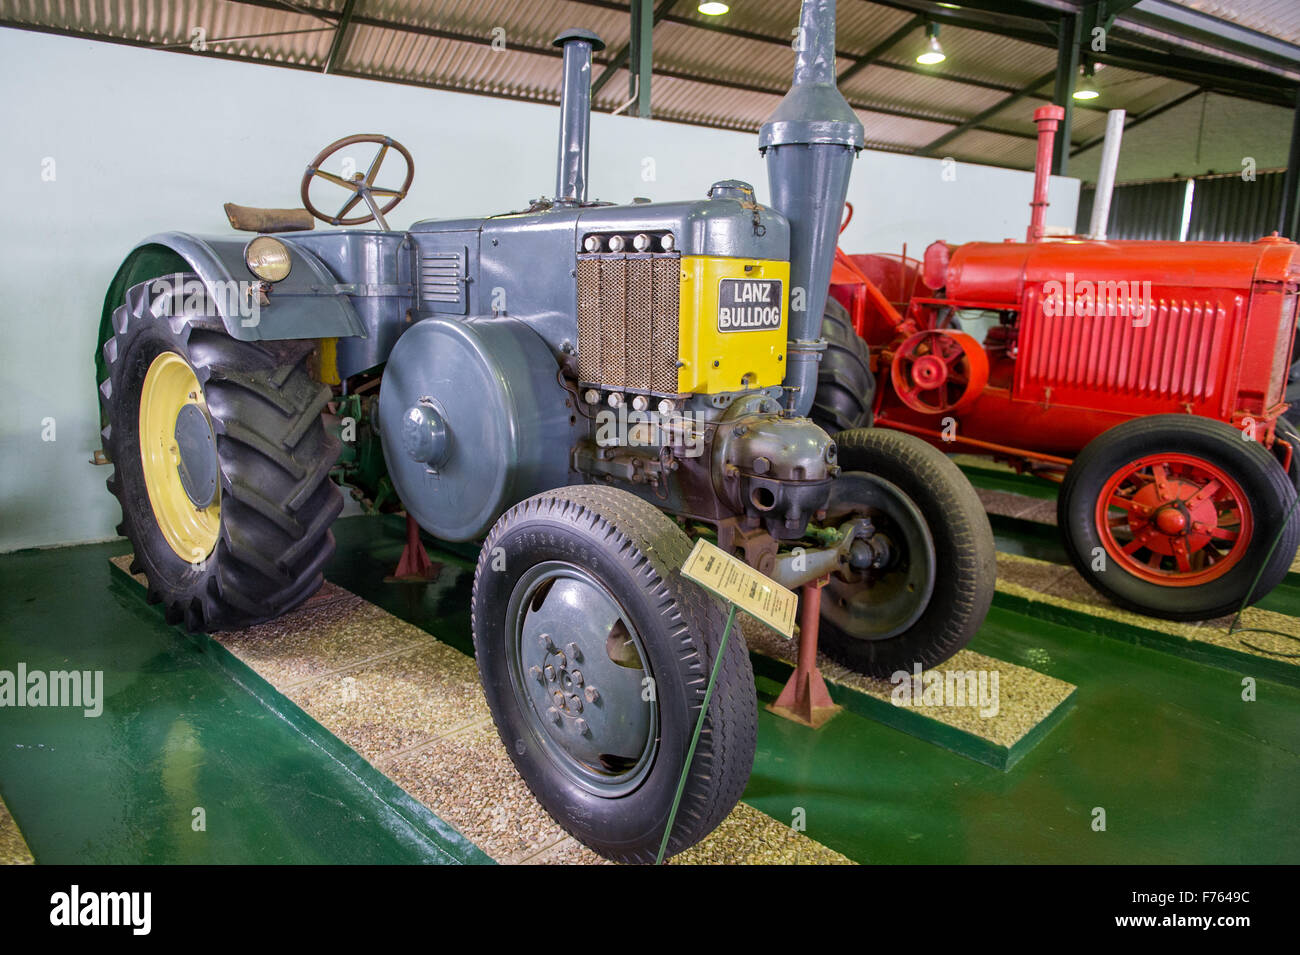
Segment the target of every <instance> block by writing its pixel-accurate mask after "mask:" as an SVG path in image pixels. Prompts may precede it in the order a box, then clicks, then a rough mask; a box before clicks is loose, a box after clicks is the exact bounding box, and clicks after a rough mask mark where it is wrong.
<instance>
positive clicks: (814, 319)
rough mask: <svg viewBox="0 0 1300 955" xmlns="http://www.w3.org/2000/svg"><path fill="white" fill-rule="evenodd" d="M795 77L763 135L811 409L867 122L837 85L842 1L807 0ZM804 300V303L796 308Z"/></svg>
mask: <svg viewBox="0 0 1300 955" xmlns="http://www.w3.org/2000/svg"><path fill="white" fill-rule="evenodd" d="M796 50H797V53H796V56H795V63H794V82H793V84H792V85H791V87H790V92H788V93H787V94H786V95H785V98H784V99H782V100H781V103H780V105H778V106H777V108H776V111H775V112H773V113H772V115H771V116H769V117H768V119H767V122H765V123H764V124H763V127H762V129H760V130H759V133H758V148H759V151H760V152H761V153H762V154H763V155H764V156H765V157H766V158H767V178H768V185H769V188H770V189H771V201H772V205H773V206H774V207H775V208H776V209H777V211H779V212H780V213H781V214H782V215H784V216H785V217H786V218H787V219H788V220H789V221H790V292H791V303H792V305H791V309H790V341H789V345H788V348H787V354H788V357H787V363H788V364H787V366H786V377H785V385H786V387H787V388H789V389H791V391H790V396H791V398H790V407H791V409H792V410H793V411H794V412H795V413H796V414H799V415H807V414H808V412H809V410H811V408H812V404H813V396H814V393H815V391H816V390H817V363H818V362H819V361H820V360H821V352H822V351H823V350H824V349H825V347H826V343H825V342H824V341H822V340H821V323H822V312H823V311H824V310H825V308H826V295H827V291H828V288H829V286H830V280H831V266H832V264H834V261H835V244H836V240H837V239H838V237H839V225H840V218H841V216H842V215H843V214H844V199H845V197H846V196H847V195H848V190H849V173H850V172H851V171H852V168H853V160H854V158H855V157H856V156H857V154H858V150H860V149H861V148H862V144H863V134H862V123H861V122H860V121H859V120H858V117H857V114H856V113H854V112H853V108H852V107H851V106H849V104H848V101H847V100H845V99H844V97H843V96H841V95H840V91H839V90H838V89H837V88H836V86H835V0H804V3H803V8H802V9H801V11H800V14H799V34H798V39H797V44H796ZM800 304H802V306H803V307H802V308H796V307H795V306H797V305H800Z"/></svg>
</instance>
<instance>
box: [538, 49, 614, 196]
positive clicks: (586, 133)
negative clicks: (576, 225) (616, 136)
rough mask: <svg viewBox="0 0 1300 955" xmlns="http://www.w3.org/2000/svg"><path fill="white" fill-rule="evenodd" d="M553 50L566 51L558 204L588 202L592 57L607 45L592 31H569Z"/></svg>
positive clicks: (561, 92)
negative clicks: (596, 51)
mask: <svg viewBox="0 0 1300 955" xmlns="http://www.w3.org/2000/svg"><path fill="white" fill-rule="evenodd" d="M551 46H558V47H560V48H561V49H562V50H564V80H563V82H562V84H561V86H560V151H559V159H558V161H557V168H556V172H555V204H556V205H579V204H581V203H584V202H586V201H587V163H588V160H589V158H590V155H589V154H590V148H589V147H590V140H591V54H592V51H593V50H603V49H605V41H604V40H602V39H601V38H600V37H598V36H596V34H594V33H592V32H591V31H590V30H565V31H564V32H563V33H561V34H560V35H559V36H557V37H556V38H555V39H554V40H552V41H551Z"/></svg>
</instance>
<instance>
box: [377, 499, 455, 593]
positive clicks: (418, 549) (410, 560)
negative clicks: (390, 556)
mask: <svg viewBox="0 0 1300 955" xmlns="http://www.w3.org/2000/svg"><path fill="white" fill-rule="evenodd" d="M440 573H442V564H435V563H433V561H431V560H429V554H428V552H427V551H425V549H424V544H422V543H420V525H419V524H417V523H415V518H413V517H412V516H411V515H410V514H407V515H406V547H405V548H403V549H402V559H401V560H399V561H398V562H397V569H396V570H395V571H393V575H392V576H391V577H385V578H384V581H385V582H386V583H429V582H432V581H435V580H437V579H438V575H439V574H440Z"/></svg>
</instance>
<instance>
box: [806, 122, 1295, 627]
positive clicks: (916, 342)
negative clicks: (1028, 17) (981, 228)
mask: <svg viewBox="0 0 1300 955" xmlns="http://www.w3.org/2000/svg"><path fill="white" fill-rule="evenodd" d="M1058 111H1059V107H1052V106H1045V107H1041V108H1040V109H1039V110H1038V111H1037V112H1036V113H1035V120H1036V121H1037V122H1038V123H1039V151H1038V164H1037V170H1036V182H1035V189H1034V200H1033V203H1032V208H1033V216H1032V223H1031V225H1030V228H1029V234H1028V238H1027V240H1026V241H1025V242H1011V241H1006V242H970V243H966V244H964V245H958V246H952V245H949V244H947V243H944V242H935V243H933V244H932V245H931V246H930V247H929V248H928V249H927V250H926V252H925V257H924V261H922V262H917V261H916V260H914V259H909V258H907V257H906V256H905V255H904V256H892V255H848V254H846V253H844V252H839V253H837V258H836V265H835V268H834V271H833V274H832V278H831V282H832V288H831V294H832V296H833V297H834V298H835V299H836V300H837V301H838V306H836V307H837V308H838V309H839V310H838V313H837V315H836V316H835V321H834V322H833V323H832V322H831V321H830V320H829V319H828V325H830V324H834V325H836V329H835V330H834V332H832V330H831V329H829V328H828V329H827V331H826V333H825V334H826V337H827V338H828V339H829V338H831V337H832V335H835V336H837V338H836V340H838V341H841V342H844V341H852V340H853V339H854V338H861V339H863V340H864V342H865V343H866V344H869V346H870V349H871V352H872V356H871V362H870V365H869V366H868V365H867V364H866V362H865V361H863V359H865V354H862V355H859V356H858V357H857V358H856V359H854V360H855V361H862V362H863V364H862V367H863V368H870V369H871V370H874V373H875V380H876V381H877V382H879V387H878V388H875V391H874V394H873V393H872V391H871V390H870V388H871V387H872V386H871V385H868V390H865V391H859V392H857V393H855V394H853V395H850V394H847V393H846V392H845V391H843V390H842V389H839V388H837V387H836V386H835V385H834V384H833V383H831V384H827V385H825V386H824V387H823V393H824V394H825V396H826V397H825V398H824V399H823V400H822V401H821V404H823V405H825V406H827V407H829V408H831V409H833V410H837V411H838V412H839V420H841V421H843V422H844V423H845V425H847V426H850V427H855V426H860V425H861V424H863V423H865V422H866V421H868V420H870V418H871V414H872V413H874V421H875V423H876V425H878V426H883V427H889V428H895V429H899V430H901V431H904V432H907V433H910V434H913V435H918V436H920V437H922V438H924V439H925V440H927V441H929V442H931V443H932V444H933V445H934V446H935V447H938V448H942V449H944V450H945V451H959V452H966V453H970V454H979V455H988V456H991V457H994V458H998V459H1001V460H1004V461H1008V462H1010V463H1011V464H1013V465H1014V466H1015V467H1016V468H1017V469H1019V470H1022V471H1028V472H1032V473H1034V474H1037V475H1040V476H1042V477H1045V478H1048V479H1052V480H1056V481H1060V482H1061V488H1060V494H1059V496H1058V508H1057V518H1058V524H1059V527H1060V530H1061V534H1062V538H1063V541H1064V544H1065V548H1066V550H1067V552H1068V554H1069V557H1070V559H1071V561H1072V563H1073V564H1074V566H1075V567H1076V568H1077V569H1078V570H1079V572H1080V573H1081V574H1082V575H1083V576H1084V577H1085V578H1086V579H1087V580H1088V581H1089V582H1090V583H1091V584H1092V585H1093V586H1094V587H1095V588H1096V589H1097V590H1099V591H1100V592H1101V593H1103V594H1105V595H1106V596H1107V597H1109V598H1110V599H1111V600H1112V601H1114V602H1115V603H1117V604H1119V605H1120V606H1122V607H1126V608H1129V609H1132V610H1136V611H1138V612H1141V613H1147V614H1152V615H1155V616H1159V617H1166V618H1169V619H1172V620H1199V619H1208V618H1213V617H1218V616H1221V615H1224V614H1229V613H1233V612H1234V611H1236V610H1238V609H1239V608H1240V607H1241V606H1242V605H1243V602H1246V601H1249V602H1254V601H1256V600H1259V599H1260V598H1262V597H1263V596H1265V595H1266V594H1267V593H1268V592H1269V591H1270V590H1272V589H1273V588H1274V587H1275V586H1276V585H1277V584H1278V583H1279V582H1280V581H1281V580H1282V579H1283V577H1284V576H1285V575H1286V573H1287V570H1288V569H1289V568H1290V565H1291V562H1292V559H1293V558H1294V557H1295V554H1296V548H1297V544H1298V543H1300V515H1295V516H1293V515H1292V514H1291V511H1292V507H1293V504H1294V502H1295V500H1296V486H1297V483H1298V482H1300V460H1298V459H1297V456H1296V452H1297V451H1298V450H1300V435H1297V433H1296V430H1295V428H1294V427H1293V426H1292V425H1291V423H1290V422H1289V421H1287V420H1286V419H1285V418H1283V417H1281V414H1282V412H1283V411H1285V410H1286V408H1287V405H1286V403H1285V398H1284V390H1285V388H1286V384H1287V373H1288V364H1289V359H1288V356H1289V355H1290V352H1291V350H1292V343H1293V341H1294V338H1295V329H1296V302H1297V298H1298V297H1300V246H1297V245H1296V244H1295V243H1294V242H1290V241H1287V240H1286V239H1282V238H1279V237H1277V236H1276V235H1273V236H1268V237H1265V238H1262V239H1260V240H1258V241H1257V242H1251V243H1244V242H1156V241H1115V240H1105V239H1091V238H1088V237H1083V236H1065V237H1049V236H1047V235H1046V234H1045V230H1044V227H1043V220H1044V210H1045V208H1046V205H1047V181H1048V180H1047V170H1048V168H1049V166H1050V162H1051V151H1052V139H1051V137H1052V133H1053V131H1054V130H1055V128H1056V124H1057V121H1058V120H1059V113H1058ZM1117 152H1118V143H1117V142H1116V143H1115V146H1114V151H1113V154H1114V155H1117ZM981 332H982V333H983V338H982V341H981V340H979V339H977V337H976V335H977V334H980V333H981ZM857 347H861V346H860V345H858V346H857ZM848 355H849V350H848V349H847V347H845V348H842V349H841V357H840V360H841V361H842V362H845V363H846V364H849V363H851V362H850V361H849V358H848V357H847V356H848ZM867 406H870V411H867V410H866V408H867ZM832 425H833V422H832ZM832 430H833V428H832Z"/></svg>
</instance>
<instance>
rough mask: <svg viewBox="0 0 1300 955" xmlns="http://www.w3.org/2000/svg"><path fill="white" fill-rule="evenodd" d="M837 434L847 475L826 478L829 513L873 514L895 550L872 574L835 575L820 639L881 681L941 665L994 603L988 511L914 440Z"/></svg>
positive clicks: (894, 434)
mask: <svg viewBox="0 0 1300 955" xmlns="http://www.w3.org/2000/svg"><path fill="white" fill-rule="evenodd" d="M835 441H836V445H837V446H838V449H839V462H840V464H841V466H842V467H844V469H845V473H842V474H841V475H840V476H839V478H837V479H836V481H835V483H834V484H832V485H831V501H830V504H828V506H827V511H828V517H829V520H830V522H832V523H833V522H835V521H838V520H841V519H843V518H848V517H859V516H868V517H870V518H871V520H872V523H873V525H874V527H875V528H876V530H877V532H881V533H884V534H885V535H886V537H887V539H888V540H889V551H890V553H891V557H890V559H889V562H888V563H887V565H886V566H885V567H883V568H881V569H879V570H878V571H875V572H872V573H870V574H863V575H862V576H861V577H857V576H855V577H853V578H852V579H850V578H848V577H844V576H841V575H833V576H832V577H831V581H830V583H829V584H828V585H827V587H826V589H825V592H824V594H823V596H822V615H821V631H820V644H821V646H822V648H823V649H824V650H825V651H826V653H827V654H828V655H829V656H830V657H832V658H833V659H835V660H837V661H839V662H840V663H842V664H844V665H845V666H847V667H850V668H852V669H854V670H856V671H857V672H859V673H863V674H866V675H868V676H872V677H876V678H878V679H889V678H890V677H891V676H892V675H893V674H895V673H897V672H898V671H900V670H901V671H907V672H911V671H912V669H913V668H914V667H915V666H918V665H919V666H920V667H922V668H926V667H932V666H935V665H936V664H939V663H942V662H943V661H944V660H947V659H948V658H949V657H951V656H952V655H953V654H954V653H956V652H957V651H958V650H960V649H961V648H962V647H964V646H965V645H966V644H967V643H969V642H970V640H971V638H972V637H973V636H974V635H975V632H976V631H977V630H979V628H980V626H981V625H982V624H983V622H984V617H985V616H986V615H987V614H988V609H989V605H990V604H991V603H992V601H993V590H994V585H995V582H996V577H997V562H996V557H995V554H994V545H993V531H992V529H991V528H990V527H989V521H988V515H987V514H985V513H984V508H983V507H982V506H981V505H980V501H979V498H978V496H976V494H975V490H974V488H972V487H971V485H970V482H969V481H967V480H966V477H965V476H964V475H963V474H962V473H961V471H960V470H959V469H958V468H957V466H956V465H955V464H953V463H952V461H951V460H949V459H948V457H947V456H946V455H944V454H942V453H941V452H940V451H939V450H937V449H936V448H934V447H932V446H931V445H929V444H926V443H925V442H924V441H922V440H921V439H920V438H916V437H913V436H912V435H910V434H904V433H903V432H901V431H889V430H886V429H883V428H864V429H859V430H856V431H846V432H843V433H841V434H839V435H838V436H837V437H836V439H835ZM854 472H859V473H854Z"/></svg>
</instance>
